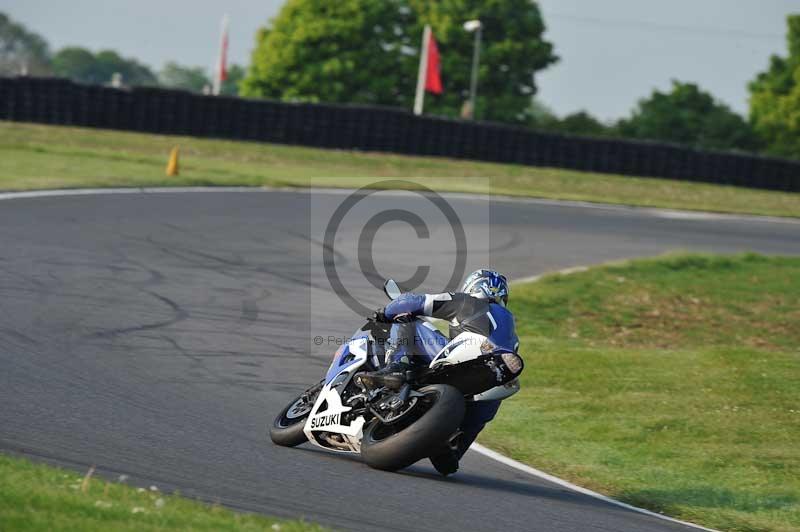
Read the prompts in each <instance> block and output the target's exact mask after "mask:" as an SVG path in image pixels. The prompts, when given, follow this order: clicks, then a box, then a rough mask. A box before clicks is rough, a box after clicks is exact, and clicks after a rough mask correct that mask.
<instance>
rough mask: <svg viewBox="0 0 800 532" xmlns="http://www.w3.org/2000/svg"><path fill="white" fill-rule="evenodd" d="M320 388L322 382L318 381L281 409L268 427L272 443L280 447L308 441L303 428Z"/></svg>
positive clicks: (293, 445) (294, 445)
mask: <svg viewBox="0 0 800 532" xmlns="http://www.w3.org/2000/svg"><path fill="white" fill-rule="evenodd" d="M321 389H322V383H321V382H320V383H319V384H317V385H315V386H314V387H312V388H310V389H308V390H306V391H305V392H303V393H302V394H301V395H300V396H299V397H298V398H296V399H295V400H294V401H292V402H291V403H289V404H288V405H286V406H285V407H284V408H283V410H281V412H280V414H278V415H277V416H276V417H275V420H274V421H273V422H272V426H271V427H270V428H269V437H270V439H271V440H272V443H274V444H275V445H280V446H282V447H296V446H298V445H300V444H301V443H305V442H307V441H308V438H307V437H306V433H305V432H303V428H304V427H305V425H306V419H308V415H309V414H310V413H311V409H312V408H314V402H315V401H316V400H317V396H318V395H319V391H320V390H321Z"/></svg>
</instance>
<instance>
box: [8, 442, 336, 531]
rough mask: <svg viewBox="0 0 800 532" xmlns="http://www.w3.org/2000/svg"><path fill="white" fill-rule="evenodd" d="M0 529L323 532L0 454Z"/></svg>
mask: <svg viewBox="0 0 800 532" xmlns="http://www.w3.org/2000/svg"><path fill="white" fill-rule="evenodd" d="M0 528H1V529H2V530H7V531H12V530H13V531H34V530H75V531H81V532H84V531H93V530H96V531H106V530H130V531H137V532H138V531H142V530H209V531H215V532H216V531H221V530H236V531H261V530H264V531H269V532H275V531H285V532H300V531H322V530H324V529H323V528H321V527H319V526H316V525H313V524H309V523H306V522H303V521H296V520H295V521H286V520H278V519H270V518H268V517H264V516H260V515H253V514H240V513H234V512H232V511H230V510H227V509H224V508H221V507H220V506H218V505H213V506H209V505H204V504H201V503H198V502H195V501H191V500H188V499H184V498H181V497H179V496H177V495H165V494H163V493H160V492H158V491H153V490H152V488H151V489H144V488H133V487H130V486H127V485H125V484H124V483H113V482H105V481H102V480H97V479H94V478H87V477H86V476H85V475H79V474H77V473H74V472H72V471H66V470H63V469H59V468H55V467H50V466H45V465H41V464H33V463H31V462H29V461H27V460H22V459H19V458H12V457H10V456H5V455H2V454H0Z"/></svg>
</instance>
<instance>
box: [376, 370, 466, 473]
mask: <svg viewBox="0 0 800 532" xmlns="http://www.w3.org/2000/svg"><path fill="white" fill-rule="evenodd" d="M418 391H419V393H421V394H423V396H424V398H423V399H421V400H420V402H422V401H423V400H425V401H427V402H428V403H427V404H426V405H425V406H428V409H427V411H425V412H423V413H422V414H421V416H420V417H418V418H417V419H416V420H414V421H413V422H412V423H411V424H410V425H407V424H398V425H395V424H392V425H384V424H383V423H381V422H380V421H379V420H377V419H375V420H373V421H372V422H370V423H369V424H368V425H367V426H366V427H365V428H364V432H363V437H362V439H361V456H362V457H363V458H364V462H366V463H367V465H369V466H370V467H374V468H375V469H382V470H384V471H397V470H398V469H403V468H405V467H408V466H410V465H411V464H413V463H414V462H417V461H419V460H422V459H423V458H427V457H428V456H430V454H431V453H432V452H435V451H436V450H437V449H439V448H440V447H441V445H442V444H443V443H445V442H446V441H447V439H448V438H450V437H451V436H452V435H453V433H455V432H456V431H457V430H458V427H459V426H460V425H461V422H462V420H463V419H464V412H465V405H464V395H463V394H462V393H461V392H460V391H459V390H458V389H457V388H455V387H453V386H449V385H447V384H433V385H430V386H425V387H424V388H420V389H419V390H418Z"/></svg>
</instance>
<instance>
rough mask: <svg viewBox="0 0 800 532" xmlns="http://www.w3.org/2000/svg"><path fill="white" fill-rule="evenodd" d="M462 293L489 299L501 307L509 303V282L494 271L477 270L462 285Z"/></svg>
mask: <svg viewBox="0 0 800 532" xmlns="http://www.w3.org/2000/svg"><path fill="white" fill-rule="evenodd" d="M460 291H461V292H464V293H465V294H469V295H471V296H472V297H477V298H478V299H489V300H491V301H493V302H495V303H497V304H499V305H503V306H506V303H508V281H507V280H506V277H505V275H500V274H499V273H497V272H496V271H494V270H475V271H474V272H472V273H471V274H469V275H468V276H467V278H466V279H465V280H464V284H463V285H461V290H460Z"/></svg>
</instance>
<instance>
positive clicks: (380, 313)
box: [374, 308, 392, 323]
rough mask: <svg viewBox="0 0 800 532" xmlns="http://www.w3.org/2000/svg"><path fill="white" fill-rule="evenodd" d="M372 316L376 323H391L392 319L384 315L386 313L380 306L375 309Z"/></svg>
mask: <svg viewBox="0 0 800 532" xmlns="http://www.w3.org/2000/svg"><path fill="white" fill-rule="evenodd" d="M374 318H375V321H377V322H378V323H392V320H391V319H390V318H388V317H387V316H386V313H385V312H384V309H382V308H379V309H378V310H376V311H375V316H374Z"/></svg>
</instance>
